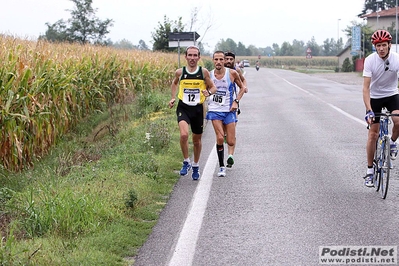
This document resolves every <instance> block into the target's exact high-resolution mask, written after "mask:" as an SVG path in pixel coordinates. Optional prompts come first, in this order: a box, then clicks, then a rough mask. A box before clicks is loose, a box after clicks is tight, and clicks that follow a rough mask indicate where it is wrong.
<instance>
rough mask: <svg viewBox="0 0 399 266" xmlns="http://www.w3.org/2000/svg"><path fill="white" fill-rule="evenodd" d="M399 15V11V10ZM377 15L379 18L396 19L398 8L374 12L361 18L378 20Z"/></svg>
mask: <svg viewBox="0 0 399 266" xmlns="http://www.w3.org/2000/svg"><path fill="white" fill-rule="evenodd" d="M398 14H399V9H398ZM377 15H378V16H379V17H396V7H392V8H390V9H386V10H381V11H379V12H372V13H370V14H366V15H362V16H360V18H376V17H377Z"/></svg>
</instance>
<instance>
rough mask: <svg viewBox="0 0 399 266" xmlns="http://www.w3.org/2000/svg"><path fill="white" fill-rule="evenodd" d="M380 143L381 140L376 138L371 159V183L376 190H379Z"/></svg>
mask: <svg viewBox="0 0 399 266" xmlns="http://www.w3.org/2000/svg"><path fill="white" fill-rule="evenodd" d="M381 144H382V140H381V139H380V138H378V140H377V141H376V144H375V146H376V147H375V153H374V160H373V168H374V175H373V178H374V180H373V184H374V188H375V190H376V191H379V190H380V179H381V176H380V173H381V165H382V164H381V155H382V154H381Z"/></svg>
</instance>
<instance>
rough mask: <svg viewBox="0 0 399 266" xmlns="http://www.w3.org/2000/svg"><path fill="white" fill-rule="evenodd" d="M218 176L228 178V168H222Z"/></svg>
mask: <svg viewBox="0 0 399 266" xmlns="http://www.w3.org/2000/svg"><path fill="white" fill-rule="evenodd" d="M218 176H226V167H224V166H222V167H220V169H219V172H218Z"/></svg>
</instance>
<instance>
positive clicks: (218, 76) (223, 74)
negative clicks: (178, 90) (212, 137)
mask: <svg viewBox="0 0 399 266" xmlns="http://www.w3.org/2000/svg"><path fill="white" fill-rule="evenodd" d="M224 59H225V58H224V52H223V51H216V52H215V53H214V54H213V64H214V66H215V69H214V70H212V71H211V72H210V78H211V80H212V82H213V83H214V84H215V86H216V88H217V91H216V92H215V93H212V95H210V96H209V99H208V112H207V114H206V119H208V120H211V121H212V126H213V128H214V130H215V134H216V151H217V155H218V159H219V166H220V168H219V172H218V176H226V168H225V166H224V146H223V143H224V136H225V131H226V133H227V135H226V142H227V144H228V145H230V146H233V145H235V141H236V136H235V135H236V132H235V122H236V112H237V109H238V104H239V101H240V99H241V97H242V96H243V94H244V85H243V83H242V81H241V79H240V76H239V74H238V72H237V71H236V70H234V69H230V68H227V67H225V66H224ZM234 83H236V84H237V86H238V87H239V88H241V89H240V92H239V93H238V95H235V93H234V92H235V90H234Z"/></svg>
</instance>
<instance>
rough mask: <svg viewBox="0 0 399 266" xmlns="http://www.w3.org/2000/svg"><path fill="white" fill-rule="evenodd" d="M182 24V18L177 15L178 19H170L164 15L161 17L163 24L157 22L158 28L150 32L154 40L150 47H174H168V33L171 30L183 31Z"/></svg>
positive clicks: (165, 49)
mask: <svg viewBox="0 0 399 266" xmlns="http://www.w3.org/2000/svg"><path fill="white" fill-rule="evenodd" d="M183 31H184V25H183V23H182V18H181V17H179V18H178V20H175V21H173V20H170V19H168V18H167V17H166V15H165V16H164V18H163V24H161V22H158V29H155V32H153V33H151V35H152V39H153V41H154V43H153V47H152V49H153V50H154V51H163V52H167V51H173V50H175V49H174V48H169V33H171V32H183Z"/></svg>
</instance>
